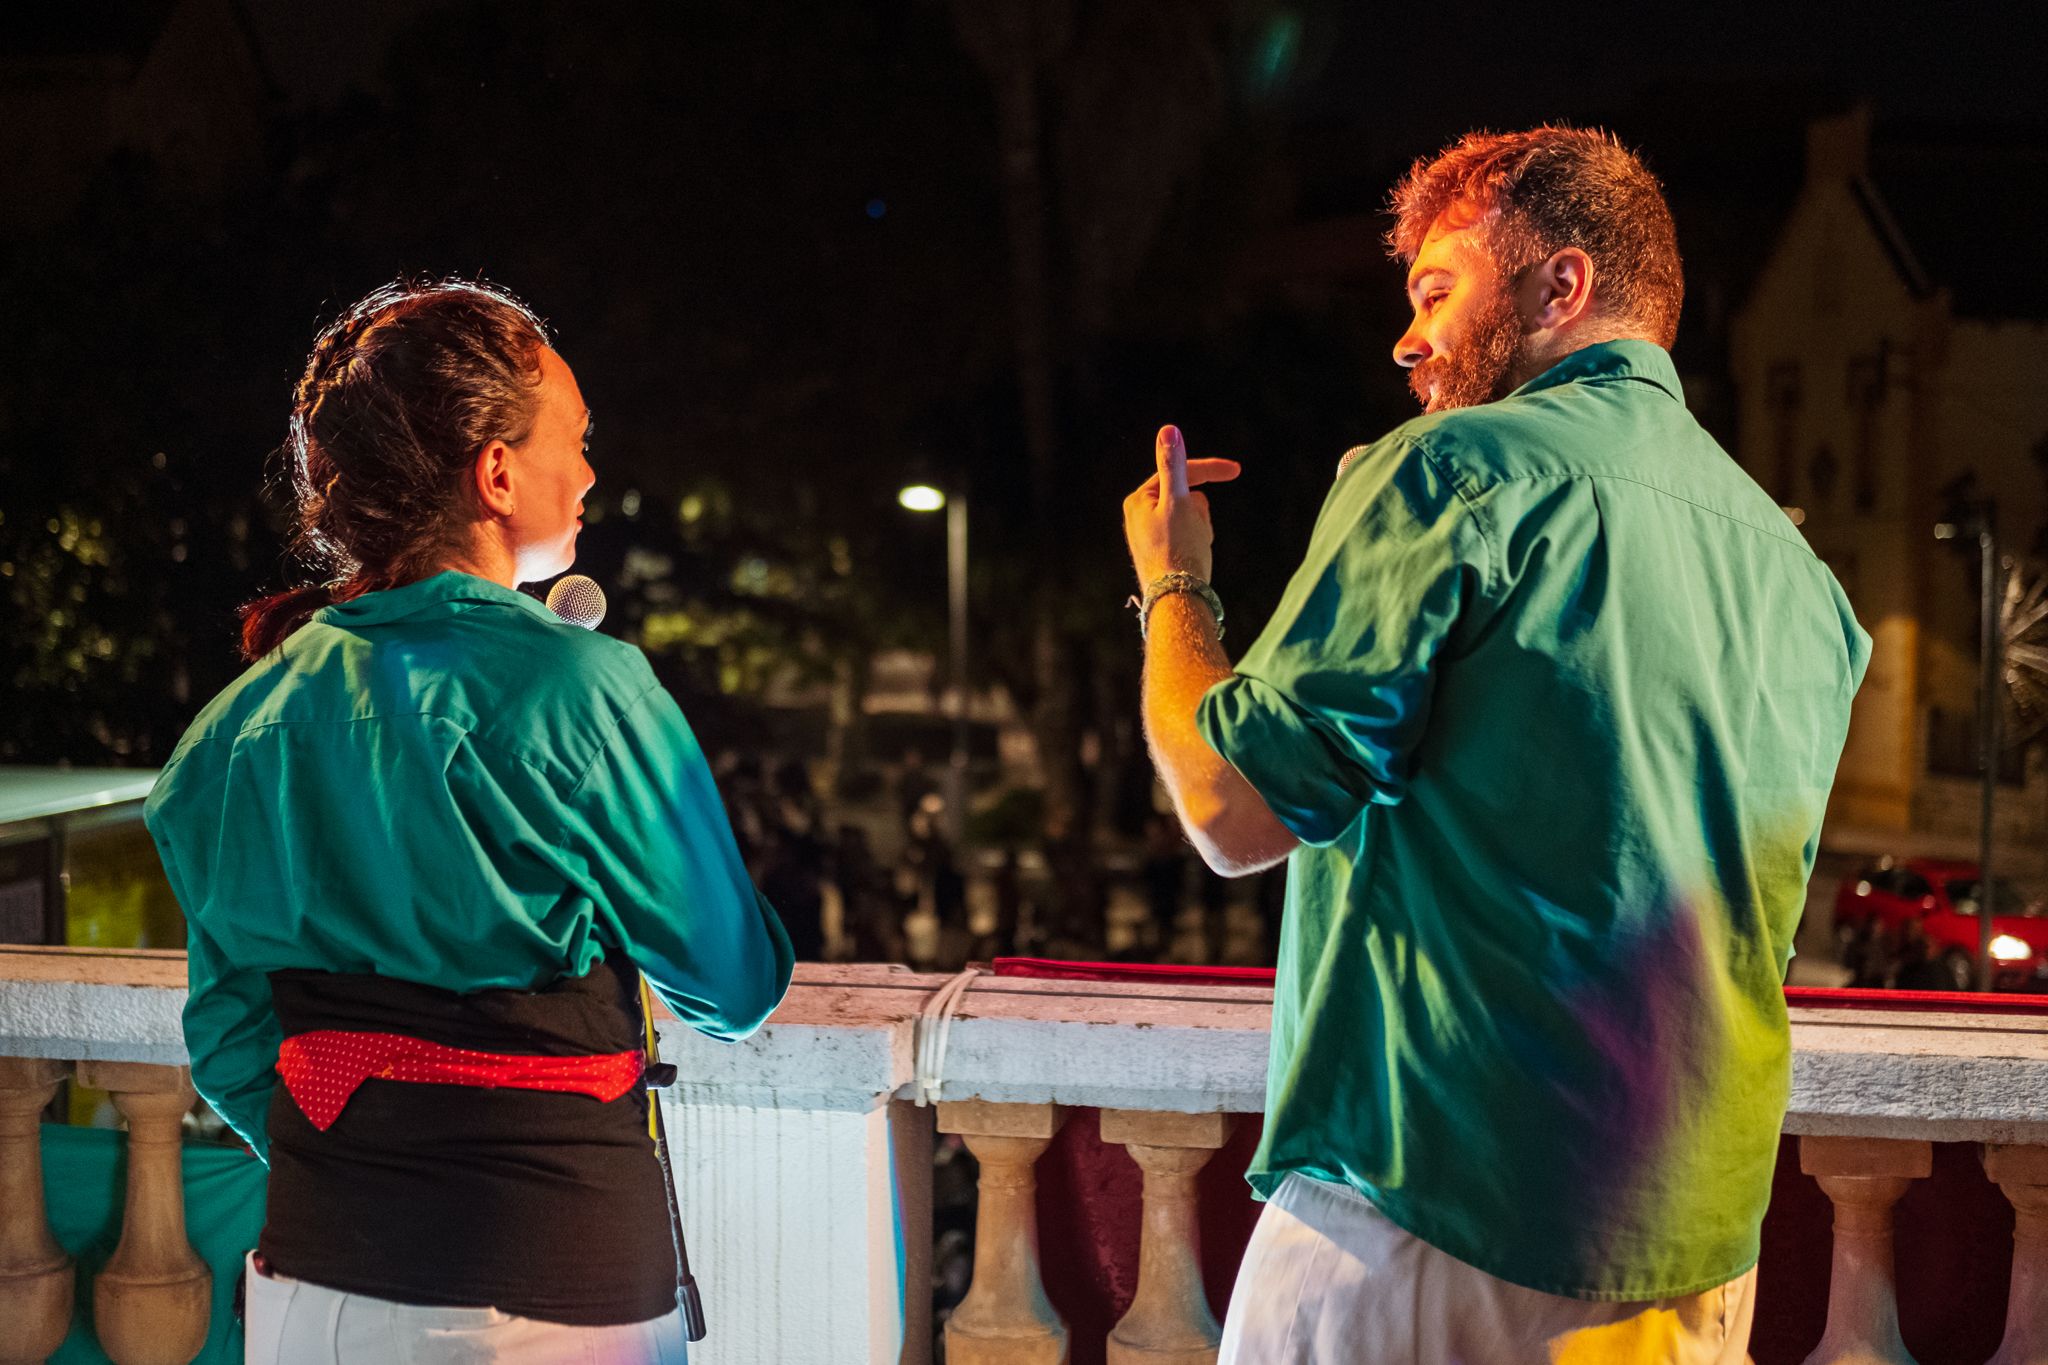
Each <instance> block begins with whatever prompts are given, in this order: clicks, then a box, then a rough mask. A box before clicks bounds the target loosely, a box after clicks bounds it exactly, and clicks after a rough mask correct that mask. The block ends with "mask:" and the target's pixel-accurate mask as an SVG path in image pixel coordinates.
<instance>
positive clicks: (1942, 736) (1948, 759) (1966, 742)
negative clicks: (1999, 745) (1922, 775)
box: [1927, 706, 2027, 787]
mask: <svg viewBox="0 0 2048 1365" xmlns="http://www.w3.org/2000/svg"><path fill="white" fill-rule="evenodd" d="M1927 771H1928V772H1929V773H1932V774H1933V775H1934V776H1936V777H1973V778H1979V779H1981V778H1982V777H1983V775H1984V770H1983V769H1982V768H1981V767H1980V766H1978V756H1977V713H1976V712H1974V711H1944V710H1942V709H1941V708H1940V707H1938V706H1935V707H1929V708H1928V711H1927ZM1998 783H1999V785H2000V786H2002V787H2024V786H2026V785H2027V750H2026V746H2025V745H2019V746H2012V747H2007V748H2004V749H2001V750H2000V751H1999V754H1998Z"/></svg>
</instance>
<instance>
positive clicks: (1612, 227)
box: [1387, 124, 1685, 350]
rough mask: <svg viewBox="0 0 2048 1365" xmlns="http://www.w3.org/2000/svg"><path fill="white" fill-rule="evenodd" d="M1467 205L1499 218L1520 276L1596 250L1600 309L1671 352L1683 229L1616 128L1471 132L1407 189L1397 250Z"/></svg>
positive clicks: (1490, 230)
mask: <svg viewBox="0 0 2048 1365" xmlns="http://www.w3.org/2000/svg"><path fill="white" fill-rule="evenodd" d="M1456 206H1462V207H1466V208H1469V209H1471V210H1473V211H1475V212H1476V213H1477V214H1479V215H1481V217H1482V220H1483V221H1485V222H1486V223H1487V224H1488V226H1487V228H1486V230H1485V237H1486V241H1487V245H1488V247H1489V249H1490V250H1491V251H1492V253H1493V257H1494V259H1495V260H1496V261H1497V262H1499V264H1500V266H1501V269H1502V273H1503V274H1504V275H1506V276H1507V277H1508V278H1510V279H1512V278H1514V277H1515V276H1516V275H1518V274H1520V272H1522V271H1524V270H1526V269H1528V268H1529V267H1530V266H1532V265H1535V264H1537V263H1538V262H1540V261H1544V260H1547V259H1549V257H1550V256H1551V255H1552V254H1554V253H1555V252H1558V251H1560V250H1562V249H1564V248H1565V247H1568V246H1575V247H1577V248H1579V250H1581V251H1583V252H1585V253H1586V255H1587V256H1588V257H1589V258H1590V259H1591V260H1592V262H1593V307H1594V309H1595V310H1596V312H1597V314H1598V315H1599V316H1603V317H1606V318H1609V319H1611V320H1613V321H1615V322H1617V323H1620V324H1622V325H1624V326H1626V327H1628V328H1629V329H1630V330H1631V331H1638V332H1640V333H1641V334H1642V335H1644V336H1646V337H1648V338H1649V339H1650V340H1652V341H1654V342H1656V343H1657V344H1658V345H1660V346H1662V347H1664V348H1666V349H1667V350H1668V349H1670V346H1671V342H1672V340H1673V339H1674V338H1675V337H1676V336H1677V335H1678V311H1679V308H1680V306H1681V305H1682V304H1683V303H1684V302H1685V274H1684V271H1683V269H1682V267H1681V266H1680V264H1679V259H1678V233H1677V231H1676V229H1674V228H1673V226H1672V223H1671V209H1670V207H1669V206H1668V205H1667V204H1665V202H1664V190H1663V187H1662V186H1660V185H1659V184H1658V183H1657V178H1656V177H1655V176H1653V175H1651V174H1650V172H1649V170H1648V169H1647V168H1646V167H1645V166H1644V165H1643V163H1642V162H1641V160H1639V159H1638V158H1637V157H1636V154H1635V153H1634V152H1631V151H1630V150H1629V149H1628V148H1626V147H1624V146H1622V145H1621V143H1620V142H1619V141H1618V140H1616V139H1615V137H1614V136H1613V135H1612V134H1610V133H1606V132H1603V131H1601V130H1600V129H1597V128H1570V127H1563V126H1553V125H1549V124H1546V125H1544V126H1543V127H1540V128H1531V129H1529V130H1528V131H1527V132H1521V133H1486V132H1478V133H1467V134H1466V135H1465V136H1464V137H1462V138H1460V139H1459V140H1458V141H1457V142H1455V143H1453V144H1452V145H1451V146H1449V147H1446V148H1445V149H1444V150H1443V151H1441V152H1438V153H1437V154H1436V155H1435V156H1434V157H1424V158H1422V159H1420V160H1418V161H1417V162H1416V163H1415V164H1414V165H1413V166H1411V167H1410V168H1409V170H1408V174H1407V176H1406V177H1405V178H1404V179H1403V180H1402V181H1401V183H1400V184H1399V185H1398V186H1396V187H1395V190H1394V194H1393V201H1392V209H1393V213H1394V227H1393V230H1392V231H1391V232H1389V233H1388V234H1387V242H1388V245H1389V246H1390V247H1391V248H1392V249H1393V254H1394V255H1395V256H1397V257H1398V258H1400V259H1401V260H1402V261H1406V262H1412V261H1414V259H1415V256H1416V253H1418V252H1419V251H1421V249H1422V239H1423V238H1425V237H1427V236H1428V235H1429V229H1430V225H1431V224H1433V223H1435V222H1436V220H1437V219H1438V218H1439V217H1440V216H1442V214H1443V213H1444V211H1445V210H1447V209H1450V208H1453V207H1456Z"/></svg>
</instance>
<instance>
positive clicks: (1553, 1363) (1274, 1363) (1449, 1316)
mask: <svg viewBox="0 0 2048 1365" xmlns="http://www.w3.org/2000/svg"><path fill="white" fill-rule="evenodd" d="M1755 1306H1756V1271H1755V1270H1751V1271H1750V1272H1749V1273H1748V1274H1746V1275H1743V1276H1741V1277H1739V1278H1737V1279H1734V1280H1731V1281H1729V1282H1728V1283H1727V1284H1724V1285H1721V1286H1720V1287H1719V1288H1716V1289H1709V1290H1707V1291H1706V1292H1705V1293H1703V1294H1690V1295H1687V1296H1685V1297H1683V1298H1676V1299H1659V1300H1656V1301H1654V1302H1648V1303H1593V1302H1589V1301H1587V1300H1584V1299H1567V1298H1559V1297H1558V1296H1556V1295H1554V1294H1542V1293H1538V1292H1537V1291H1536V1290H1533V1289H1524V1288H1522V1287H1521V1286H1520V1285H1514V1284H1509V1283H1507V1282H1506V1281H1505V1280H1499V1279H1495V1278H1494V1277H1493V1276H1491V1275H1488V1274H1487V1273H1486V1272H1484V1271H1482V1270H1477V1269H1474V1268H1473V1267H1472V1266H1469V1265H1467V1264H1465V1263H1464V1262H1463V1261H1460V1260H1458V1259H1457V1258H1455V1257H1453V1256H1449V1255H1446V1254H1445V1253H1443V1252H1441V1251H1438V1250H1437V1249H1436V1248H1435V1247H1433V1246H1431V1245H1429V1243H1427V1242H1425V1241H1423V1240H1422V1239H1421V1238H1419V1237H1416V1236H1414V1235H1412V1234H1411V1233H1408V1232H1406V1231H1404V1230H1403V1229H1401V1228H1400V1227H1397V1226H1396V1225H1395V1224H1394V1223H1393V1222H1392V1221H1391V1220H1389V1219H1388V1218H1387V1216H1386V1215H1385V1214H1383V1213H1381V1212H1380V1211H1379V1210H1378V1209H1376V1208H1374V1207H1373V1206H1372V1203H1371V1201H1369V1200H1367V1199H1366V1198H1365V1197H1364V1196H1363V1195H1361V1194H1359V1193H1358V1192H1357V1191H1355V1190H1353V1189H1351V1188H1350V1187H1349V1186H1343V1185H1335V1184H1331V1183H1329V1182H1327V1181H1322V1180H1313V1179H1310V1178H1308V1177H1306V1176H1302V1175H1298V1174H1289V1175H1288V1176H1287V1178H1286V1179H1285V1180H1284V1181H1282V1182H1281V1185H1280V1188H1279V1189H1277V1190H1275V1191H1274V1192H1273V1197H1272V1198H1271V1199H1270V1200H1268V1201H1267V1203H1266V1208H1265V1211H1264V1212H1263V1213H1261V1214H1260V1215H1259V1222H1258V1226H1257V1227H1256V1228H1255V1229H1254V1230H1253V1232H1252V1240H1251V1245H1249V1246H1248V1247H1246V1248H1245V1253H1244V1262H1243V1264H1242V1265H1241V1266H1240V1267H1239V1268H1238V1272H1237V1286H1236V1288H1235V1289H1233V1290H1232V1291H1231V1295H1230V1312H1229V1314H1228V1315H1227V1316H1226V1317H1225V1319H1224V1323H1223V1351H1222V1355H1221V1357H1220V1358H1219V1360H1218V1362H1217V1365H1340V1362H1351V1361H1357V1362H1360V1363H1361V1365H1366V1363H1367V1362H1369V1363H1370V1365H1451V1362H1456V1365H1536V1363H1537V1362H1543V1363H1544V1365H1743V1362H1744V1361H1745V1360H1746V1359H1747V1351H1748V1347H1749V1328H1750V1319H1751V1314H1752V1312H1753V1311H1754V1309H1755Z"/></svg>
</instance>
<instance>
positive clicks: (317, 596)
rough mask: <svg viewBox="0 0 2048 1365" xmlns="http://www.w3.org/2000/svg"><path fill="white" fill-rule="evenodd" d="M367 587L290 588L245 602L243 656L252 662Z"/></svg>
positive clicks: (319, 585) (354, 584)
mask: <svg viewBox="0 0 2048 1365" xmlns="http://www.w3.org/2000/svg"><path fill="white" fill-rule="evenodd" d="M365 586H366V585H364V584H362V583H361V582H350V583H344V584H341V585H339V586H336V585H335V584H332V583H315V584H313V585H312V586H310V587H304V588H287V589H285V590H284V591H283V592H278V593H272V594H271V595H270V596H268V597H259V598H257V599H256V600H255V601H253V602H247V603H244V604H243V606H242V610H241V613H240V614H241V617H242V657H243V658H244V659H245V660H247V661H248V662H250V663H252V664H253V663H255V662H256V661H257V660H258V659H260V658H262V657H263V656H264V655H266V654H268V653H269V652H270V651H271V650H273V649H276V648H277V647H278V646H279V645H281V644H283V643H284V642H285V637H286V636H288V635H290V634H291V633H292V632H293V631H295V630H297V629H298V628H299V627H300V626H303V625H304V624H306V622H307V621H308V620H310V619H311V618H312V615H313V613H314V612H316V611H318V610H320V609H321V608H322V607H331V606H333V605H334V604H335V603H336V602H346V601H347V600H348V599H349V598H351V597H357V596H360V595H361V594H362V592H363V589H364V587H365Z"/></svg>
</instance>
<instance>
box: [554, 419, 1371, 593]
mask: <svg viewBox="0 0 2048 1365" xmlns="http://www.w3.org/2000/svg"><path fill="white" fill-rule="evenodd" d="M1371 449H1372V447H1371V446H1353V447H1351V449H1349V450H1347V451H1345V452H1344V457H1343V458H1342V459H1340V460H1338V461H1337V477H1338V478H1340V479H1341V478H1343V477H1344V471H1345V470H1347V469H1349V468H1351V466H1352V465H1354V464H1356V463H1358V457H1359V456H1361V455H1363V454H1365V452H1366V451H1368V450H1371ZM592 586H593V587H594V586H596V585H595V584H593V585H592ZM548 605H549V606H553V605H554V600H553V599H552V598H550V599H549V600H548Z"/></svg>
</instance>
